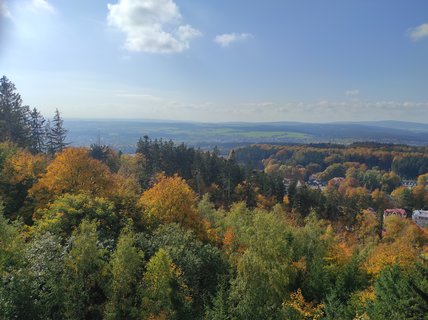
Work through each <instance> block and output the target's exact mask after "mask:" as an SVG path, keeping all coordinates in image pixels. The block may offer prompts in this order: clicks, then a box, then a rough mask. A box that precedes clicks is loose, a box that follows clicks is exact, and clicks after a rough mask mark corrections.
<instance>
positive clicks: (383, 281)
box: [367, 261, 428, 320]
mask: <svg viewBox="0 0 428 320" xmlns="http://www.w3.org/2000/svg"><path fill="white" fill-rule="evenodd" d="M427 279H428V268H427V265H426V261H425V262H424V265H423V264H420V265H418V266H416V267H415V268H414V269H413V270H411V273H407V272H406V271H404V270H402V269H401V268H400V267H399V266H397V265H395V266H392V267H388V268H386V269H384V270H383V271H382V272H381V273H380V275H379V277H378V278H377V279H376V281H375V284H374V288H375V294H376V297H375V300H374V301H373V302H371V303H369V304H368V307H367V313H368V315H369V316H370V318H371V319H391V320H401V319H414V320H416V319H420V320H423V319H428V301H427V298H428V280H427Z"/></svg>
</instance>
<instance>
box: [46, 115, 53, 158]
mask: <svg viewBox="0 0 428 320" xmlns="http://www.w3.org/2000/svg"><path fill="white" fill-rule="evenodd" d="M44 139H45V152H46V153H48V154H50V155H54V154H55V144H54V139H53V135H52V124H51V120H50V119H48V121H46V124H45V127H44Z"/></svg>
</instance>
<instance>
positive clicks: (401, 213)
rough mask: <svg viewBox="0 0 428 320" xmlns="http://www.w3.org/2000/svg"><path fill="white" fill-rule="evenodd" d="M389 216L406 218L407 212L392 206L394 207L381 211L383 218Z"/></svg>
mask: <svg viewBox="0 0 428 320" xmlns="http://www.w3.org/2000/svg"><path fill="white" fill-rule="evenodd" d="M390 216H398V217H402V218H407V212H406V210H404V209H399V208H394V209H386V210H384V211H383V218H384V219H385V218H386V217H390Z"/></svg>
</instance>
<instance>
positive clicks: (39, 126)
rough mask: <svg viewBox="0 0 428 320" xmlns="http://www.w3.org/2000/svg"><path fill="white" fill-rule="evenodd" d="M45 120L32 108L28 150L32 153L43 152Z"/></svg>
mask: <svg viewBox="0 0 428 320" xmlns="http://www.w3.org/2000/svg"><path fill="white" fill-rule="evenodd" d="M45 122H46V120H45V118H43V116H42V114H41V113H40V112H39V111H38V110H37V109H36V108H34V109H33V110H32V111H31V113H30V128H31V131H30V142H31V146H30V149H31V151H32V152H33V153H40V152H43V151H44V150H45V144H46V142H45Z"/></svg>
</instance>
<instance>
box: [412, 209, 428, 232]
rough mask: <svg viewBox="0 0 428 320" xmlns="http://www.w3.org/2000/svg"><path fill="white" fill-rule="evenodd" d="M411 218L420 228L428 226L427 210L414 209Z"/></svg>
mask: <svg viewBox="0 0 428 320" xmlns="http://www.w3.org/2000/svg"><path fill="white" fill-rule="evenodd" d="M412 220H413V221H414V222H415V223H416V224H417V225H418V226H419V227H421V228H425V227H427V226H428V211H427V210H415V211H413V214H412Z"/></svg>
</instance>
